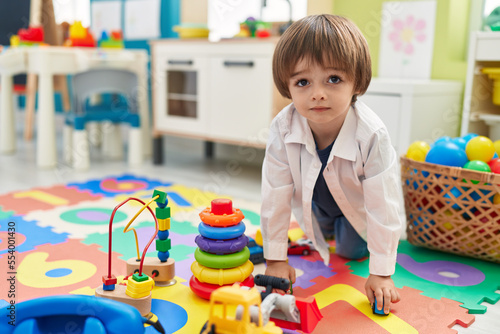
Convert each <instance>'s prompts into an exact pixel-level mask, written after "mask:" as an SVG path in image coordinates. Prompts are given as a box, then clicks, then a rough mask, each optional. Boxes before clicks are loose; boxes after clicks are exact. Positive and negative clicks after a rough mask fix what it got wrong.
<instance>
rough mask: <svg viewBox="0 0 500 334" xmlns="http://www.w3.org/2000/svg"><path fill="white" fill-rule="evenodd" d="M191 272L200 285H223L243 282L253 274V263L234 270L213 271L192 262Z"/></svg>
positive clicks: (246, 263) (248, 262)
mask: <svg viewBox="0 0 500 334" xmlns="http://www.w3.org/2000/svg"><path fill="white" fill-rule="evenodd" d="M191 271H192V272H193V275H194V277H196V278H197V279H198V281H200V282H202V283H210V284H218V285H225V284H232V283H235V282H243V281H244V280H245V279H246V278H247V277H248V276H250V274H251V273H252V272H253V263H252V262H250V261H247V262H245V263H244V264H242V265H241V266H239V267H235V268H229V269H214V268H209V267H205V266H203V265H201V264H199V263H198V262H197V261H194V262H193V264H191Z"/></svg>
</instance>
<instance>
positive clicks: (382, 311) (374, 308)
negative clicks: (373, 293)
mask: <svg viewBox="0 0 500 334" xmlns="http://www.w3.org/2000/svg"><path fill="white" fill-rule="evenodd" d="M372 310H373V314H378V315H389V313H387V314H385V313H384V305H382V309H381V310H379V309H378V308H377V298H375V302H374V303H373V306H372Z"/></svg>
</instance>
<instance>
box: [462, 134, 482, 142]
mask: <svg viewBox="0 0 500 334" xmlns="http://www.w3.org/2000/svg"><path fill="white" fill-rule="evenodd" d="M477 136H479V135H478V134H477V133H468V134H466V135H464V136H462V138H463V139H465V142H466V143H468V142H469V140H471V139H472V138H475V137H477Z"/></svg>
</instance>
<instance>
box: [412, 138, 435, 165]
mask: <svg viewBox="0 0 500 334" xmlns="http://www.w3.org/2000/svg"><path fill="white" fill-rule="evenodd" d="M430 149H431V146H430V145H429V144H427V143H426V142H425V141H415V142H413V143H412V144H411V145H410V147H408V150H407V151H406V157H407V158H408V159H412V160H416V161H425V156H426V155H427V152H429V150H430Z"/></svg>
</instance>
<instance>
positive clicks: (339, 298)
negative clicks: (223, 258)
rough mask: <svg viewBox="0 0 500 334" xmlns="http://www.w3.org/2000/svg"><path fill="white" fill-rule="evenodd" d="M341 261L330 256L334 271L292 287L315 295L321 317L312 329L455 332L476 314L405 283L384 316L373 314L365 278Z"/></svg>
mask: <svg viewBox="0 0 500 334" xmlns="http://www.w3.org/2000/svg"><path fill="white" fill-rule="evenodd" d="M343 262H344V260H343V259H341V258H339V257H338V256H335V255H332V256H331V262H330V263H331V264H330V267H332V268H335V270H334V271H335V272H337V273H336V274H335V275H333V276H331V277H329V278H325V277H322V276H319V277H316V278H314V279H312V280H311V282H313V283H314V285H312V286H311V287H309V288H307V289H302V288H300V287H297V288H294V295H297V296H300V297H305V296H308V295H315V297H316V301H317V303H318V307H319V308H320V311H321V313H322V314H323V319H322V320H321V321H320V322H319V323H318V325H317V327H316V328H315V330H314V333H315V334H316V333H318V334H321V333H331V329H332V328H335V329H336V331H338V332H339V333H363V332H368V333H388V332H403V331H404V332H406V333H412V332H413V333H420V334H422V333H429V334H431V333H432V334H434V333H440V334H441V333H443V334H445V333H457V331H456V330H453V329H451V327H452V326H454V325H455V324H459V325H461V326H463V327H468V326H470V325H471V324H472V323H473V322H474V320H475V317H474V315H472V314H468V312H467V310H466V309H464V308H462V307H460V304H461V303H459V302H456V301H452V300H450V299H446V298H442V299H441V300H436V299H434V298H430V297H426V296H424V295H422V294H421V291H419V290H416V289H412V288H408V287H404V288H403V289H398V291H399V293H400V295H401V301H400V302H399V303H396V304H393V306H392V310H391V314H390V315H389V316H387V317H385V316H378V315H373V313H372V311H371V307H370V304H369V302H368V298H367V297H366V294H365V288H364V286H365V283H366V279H365V278H362V277H359V276H356V275H352V274H351V273H349V269H348V268H347V267H346V269H342V268H341V267H340V266H339V265H341V264H342V263H343Z"/></svg>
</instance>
